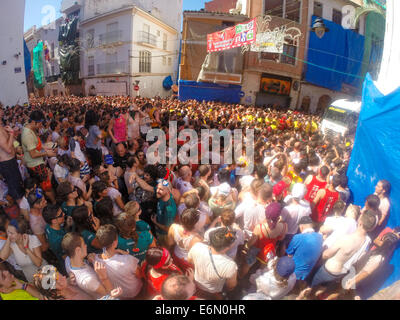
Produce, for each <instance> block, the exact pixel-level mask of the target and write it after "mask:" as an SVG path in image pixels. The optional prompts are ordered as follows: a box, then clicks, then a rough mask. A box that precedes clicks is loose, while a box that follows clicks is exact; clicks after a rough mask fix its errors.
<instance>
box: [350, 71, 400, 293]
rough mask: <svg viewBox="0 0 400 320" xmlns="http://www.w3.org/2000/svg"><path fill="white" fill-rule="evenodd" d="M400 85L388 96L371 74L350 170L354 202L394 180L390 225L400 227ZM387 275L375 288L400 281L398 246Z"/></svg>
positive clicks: (375, 278) (369, 290) (368, 77)
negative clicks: (379, 185) (383, 180)
mask: <svg viewBox="0 0 400 320" xmlns="http://www.w3.org/2000/svg"><path fill="white" fill-rule="evenodd" d="M399 123H400V88H398V89H397V90H396V91H394V92H392V93H391V94H389V95H387V96H384V95H383V94H382V93H381V92H380V91H379V90H378V89H377V88H376V86H375V84H374V83H373V81H372V78H371V76H370V75H369V74H367V76H366V79H365V81H364V87H363V101H362V107H361V112H360V117H359V121H358V126H357V132H356V137H355V142H354V148H353V151H352V155H351V160H350V164H349V169H348V172H347V175H348V178H349V186H350V189H351V190H352V191H353V193H354V202H355V204H357V205H360V206H364V203H365V198H366V197H367V196H368V195H370V194H372V193H374V192H375V185H376V184H377V183H378V181H379V180H382V179H385V180H388V181H389V182H390V183H391V186H392V190H391V196H390V201H391V207H390V216H389V220H388V224H387V226H389V227H391V228H393V227H396V226H400V197H399V195H400V174H399V168H400V143H399V140H400V125H399ZM383 273H384V274H382V272H381V274H380V275H379V276H377V277H374V279H373V280H374V283H373V284H372V287H370V288H368V292H364V294H363V295H364V298H368V297H369V296H371V295H372V294H374V293H375V292H374V291H377V290H379V289H380V288H385V287H387V286H389V285H391V284H392V283H394V282H396V281H397V280H400V248H399V246H398V247H397V249H396V251H395V252H394V255H393V257H392V259H391V261H390V265H389V266H388V267H387V268H385V270H384V272H383Z"/></svg>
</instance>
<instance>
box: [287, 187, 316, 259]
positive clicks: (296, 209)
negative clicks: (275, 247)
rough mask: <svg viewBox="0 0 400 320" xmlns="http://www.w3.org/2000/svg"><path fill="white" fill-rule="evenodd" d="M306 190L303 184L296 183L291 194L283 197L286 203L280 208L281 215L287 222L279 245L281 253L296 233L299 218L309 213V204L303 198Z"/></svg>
mask: <svg viewBox="0 0 400 320" xmlns="http://www.w3.org/2000/svg"><path fill="white" fill-rule="evenodd" d="M306 192H307V189H306V186H305V185H304V184H302V183H296V184H294V185H293V188H292V192H291V194H290V195H288V196H286V198H285V199H284V202H285V203H286V204H287V205H285V207H284V208H283V209H282V212H281V217H282V221H284V222H286V223H287V225H288V231H287V233H286V236H285V239H284V240H283V243H282V246H281V253H282V255H283V253H284V252H285V250H286V248H287V246H288V245H289V243H290V241H292V238H293V236H294V235H295V234H296V233H297V231H298V229H299V221H300V219H301V218H302V217H306V216H310V215H311V207H310V204H309V203H308V201H305V200H304V195H305V194H306Z"/></svg>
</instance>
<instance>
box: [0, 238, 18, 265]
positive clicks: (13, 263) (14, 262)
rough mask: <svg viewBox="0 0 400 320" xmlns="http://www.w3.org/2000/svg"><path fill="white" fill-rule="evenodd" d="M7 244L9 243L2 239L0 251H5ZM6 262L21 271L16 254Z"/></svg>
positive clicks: (11, 255) (0, 240)
mask: <svg viewBox="0 0 400 320" xmlns="http://www.w3.org/2000/svg"><path fill="white" fill-rule="evenodd" d="M6 242H7V240H3V239H0V251H1V249H3V247H4V245H5V244H6ZM6 261H7V262H8V263H9V264H11V265H12V266H13V267H14V268H15V269H16V270H21V267H20V266H19V265H18V264H17V261H15V257H14V254H12V253H11V254H10V256H9V257H8V259H7V260H6Z"/></svg>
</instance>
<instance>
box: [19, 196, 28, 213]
mask: <svg viewBox="0 0 400 320" xmlns="http://www.w3.org/2000/svg"><path fill="white" fill-rule="evenodd" d="M19 208H20V209H21V210H26V211H28V213H29V211H31V207H30V205H29V202H28V200H27V199H26V197H25V196H23V197H22V199H21V202H20V203H19Z"/></svg>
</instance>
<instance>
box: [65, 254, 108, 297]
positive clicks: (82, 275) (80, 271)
mask: <svg viewBox="0 0 400 320" xmlns="http://www.w3.org/2000/svg"><path fill="white" fill-rule="evenodd" d="M65 269H66V271H67V273H68V274H70V273H73V274H74V276H75V279H76V285H77V286H78V287H79V288H80V289H82V290H83V291H85V292H86V293H87V294H89V295H91V296H92V297H93V298H95V299H99V298H101V297H102V295H99V294H98V293H97V292H96V290H97V289H98V288H99V287H100V285H101V283H100V280H99V278H98V277H97V274H96V272H95V271H94V270H93V268H92V267H91V266H89V265H87V264H85V265H84V267H82V268H72V267H71V261H70V258H69V257H67V258H66V259H65Z"/></svg>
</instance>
